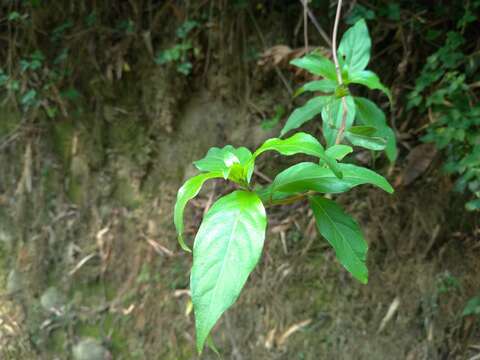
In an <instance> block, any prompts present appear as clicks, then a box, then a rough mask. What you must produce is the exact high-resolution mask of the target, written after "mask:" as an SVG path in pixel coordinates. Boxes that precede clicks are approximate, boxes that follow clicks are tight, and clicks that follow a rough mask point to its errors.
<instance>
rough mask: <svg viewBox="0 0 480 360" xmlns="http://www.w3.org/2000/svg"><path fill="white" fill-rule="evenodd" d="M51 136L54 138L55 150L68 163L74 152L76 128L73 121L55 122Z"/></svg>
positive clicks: (64, 162) (65, 163)
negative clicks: (73, 144) (73, 143)
mask: <svg viewBox="0 0 480 360" xmlns="http://www.w3.org/2000/svg"><path fill="white" fill-rule="evenodd" d="M51 129H52V133H51V138H52V140H53V150H54V151H55V153H56V154H57V155H58V156H59V157H60V159H61V160H62V161H63V164H64V165H68V164H69V162H70V157H71V154H72V142H73V136H74V133H75V128H74V125H73V123H72V122H70V121H62V122H57V123H54V124H53V126H52V127H51Z"/></svg>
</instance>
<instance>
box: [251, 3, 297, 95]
mask: <svg viewBox="0 0 480 360" xmlns="http://www.w3.org/2000/svg"><path fill="white" fill-rule="evenodd" d="M300 1H302V0H300ZM247 12H248V16H249V17H250V19H251V20H252V23H253V26H254V27H255V30H256V31H257V34H258V37H259V38H260V41H261V42H262V45H263V48H264V50H267V42H266V41H265V37H264V36H263V34H262V30H260V26H258V23H257V21H256V20H255V16H253V14H252V12H251V10H250V8H248V7H247ZM273 68H274V69H275V72H276V73H277V75H278V77H279V78H280V80H281V81H282V83H283V85H284V86H285V88H286V90H287V92H288V94H289V95H292V94H293V90H292V87H291V86H290V84H289V83H288V80H287V79H286V78H285V76H284V75H283V73H282V70H280V68H279V67H278V65H275V64H273Z"/></svg>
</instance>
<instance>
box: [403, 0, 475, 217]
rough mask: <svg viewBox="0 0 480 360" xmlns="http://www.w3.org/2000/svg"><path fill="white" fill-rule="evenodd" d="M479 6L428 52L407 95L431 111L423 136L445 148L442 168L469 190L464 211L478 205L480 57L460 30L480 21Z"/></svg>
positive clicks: (467, 12)
mask: <svg viewBox="0 0 480 360" xmlns="http://www.w3.org/2000/svg"><path fill="white" fill-rule="evenodd" d="M479 9H480V2H479V1H476V2H473V3H470V6H467V7H466V8H465V13H464V16H463V17H462V18H461V19H460V20H459V21H458V23H457V30H456V31H450V32H448V33H447V34H446V37H445V41H444V44H443V46H441V47H440V48H439V49H438V50H437V51H436V52H435V53H433V54H432V55H430V56H429V57H428V59H427V62H426V64H425V66H424V67H423V69H422V71H421V74H420V76H419V77H418V79H417V80H416V82H415V88H414V89H413V91H412V92H411V93H410V94H409V99H408V100H409V101H408V107H409V108H410V109H411V108H417V109H418V110H419V111H420V112H421V113H429V114H431V116H430V120H431V123H430V125H429V126H428V128H427V134H426V135H425V137H424V138H423V141H425V142H432V143H434V144H435V145H436V146H437V148H439V149H441V150H443V152H444V153H445V155H446V160H445V165H444V169H445V170H446V171H447V173H450V174H453V175H455V176H457V178H458V180H457V183H456V190H458V191H460V192H465V191H468V192H469V193H470V194H472V196H471V200H470V201H469V202H467V204H466V208H467V209H468V210H478V209H480V104H479V103H478V101H477V99H478V94H475V85H473V86H472V85H471V84H478V81H480V76H479V72H478V69H479V66H480V62H479V56H478V52H477V54H475V53H470V54H469V53H468V52H467V49H469V48H470V47H469V46H468V44H467V40H466V39H465V37H464V35H463V34H464V33H463V32H464V30H465V27H466V26H468V25H469V24H471V23H472V21H474V20H478V16H477V15H474V14H478V10H479ZM472 26H473V25H472Z"/></svg>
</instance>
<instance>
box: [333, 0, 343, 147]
mask: <svg viewBox="0 0 480 360" xmlns="http://www.w3.org/2000/svg"><path fill="white" fill-rule="evenodd" d="M341 12H342V0H338V3H337V13H336V14H335V24H334V25H333V36H332V55H333V62H334V63H335V71H336V73H337V79H338V84H339V85H340V86H342V85H343V79H342V72H341V70H340V64H339V62H338V57H337V34H338V23H339V22H340V14H341ZM342 107H343V113H342V124H341V125H340V129H339V130H338V134H337V138H336V139H335V144H339V143H340V141H342V136H343V132H344V131H345V126H346V122H347V100H346V99H345V96H343V97H342Z"/></svg>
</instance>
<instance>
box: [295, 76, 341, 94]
mask: <svg viewBox="0 0 480 360" xmlns="http://www.w3.org/2000/svg"><path fill="white" fill-rule="evenodd" d="M337 85H338V84H337V82H336V81H334V80H328V79H322V80H314V81H310V82H308V83H306V84H305V85H303V86H302V87H300V88H298V89H297V91H295V94H293V96H294V97H297V96H299V95H301V94H303V93H304V92H306V91H320V92H322V93H333V92H335V89H336V88H337Z"/></svg>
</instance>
